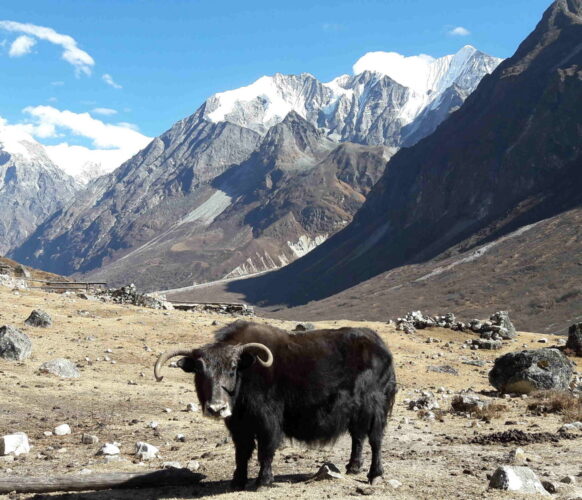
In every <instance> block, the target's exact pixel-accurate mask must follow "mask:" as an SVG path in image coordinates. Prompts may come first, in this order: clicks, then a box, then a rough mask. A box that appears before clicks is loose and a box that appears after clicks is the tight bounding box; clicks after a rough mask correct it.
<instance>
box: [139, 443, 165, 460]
mask: <svg viewBox="0 0 582 500" xmlns="http://www.w3.org/2000/svg"><path fill="white" fill-rule="evenodd" d="M159 451H160V450H158V448H156V447H155V446H154V445H152V444H149V443H144V442H142V441H138V442H137V443H135V456H136V457H137V458H139V459H140V460H151V459H152V458H156V457H157V456H158V453H159Z"/></svg>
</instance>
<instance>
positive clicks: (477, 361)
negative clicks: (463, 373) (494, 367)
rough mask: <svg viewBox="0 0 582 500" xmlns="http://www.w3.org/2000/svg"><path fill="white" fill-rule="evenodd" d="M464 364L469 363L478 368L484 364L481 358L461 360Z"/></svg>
mask: <svg viewBox="0 0 582 500" xmlns="http://www.w3.org/2000/svg"><path fill="white" fill-rule="evenodd" d="M463 364H464V365H471V366H478V367H480V368H482V367H483V366H485V364H486V363H485V361H483V360H481V359H469V360H467V361H463Z"/></svg>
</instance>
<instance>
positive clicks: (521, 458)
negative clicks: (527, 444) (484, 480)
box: [509, 448, 527, 465]
mask: <svg viewBox="0 0 582 500" xmlns="http://www.w3.org/2000/svg"><path fill="white" fill-rule="evenodd" d="M526 458H527V457H526V454H525V451H523V448H516V449H515V450H512V451H511V452H510V453H509V460H510V462H512V463H514V464H520V465H522V464H524V463H525V460H526Z"/></svg>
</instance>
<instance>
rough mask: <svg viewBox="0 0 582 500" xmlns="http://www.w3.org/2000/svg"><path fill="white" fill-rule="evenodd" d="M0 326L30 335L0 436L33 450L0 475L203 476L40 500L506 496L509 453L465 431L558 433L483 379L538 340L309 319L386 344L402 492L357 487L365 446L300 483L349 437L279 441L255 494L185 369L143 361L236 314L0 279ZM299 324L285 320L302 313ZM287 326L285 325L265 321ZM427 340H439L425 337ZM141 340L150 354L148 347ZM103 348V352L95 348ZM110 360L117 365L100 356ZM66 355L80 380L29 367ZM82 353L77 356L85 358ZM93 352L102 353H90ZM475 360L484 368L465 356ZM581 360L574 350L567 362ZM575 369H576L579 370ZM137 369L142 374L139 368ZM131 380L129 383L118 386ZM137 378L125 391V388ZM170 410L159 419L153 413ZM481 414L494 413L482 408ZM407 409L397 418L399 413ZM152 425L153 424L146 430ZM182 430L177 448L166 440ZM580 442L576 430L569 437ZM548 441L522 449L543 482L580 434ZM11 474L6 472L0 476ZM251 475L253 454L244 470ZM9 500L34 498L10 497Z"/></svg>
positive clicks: (5, 400)
mask: <svg viewBox="0 0 582 500" xmlns="http://www.w3.org/2000/svg"><path fill="white" fill-rule="evenodd" d="M0 303H1V304H2V307H1V308H0V325H3V324H13V325H15V326H16V327H18V328H19V329H21V330H22V331H23V332H25V333H26V334H27V335H29V336H30V337H31V339H32V341H33V354H32V357H31V358H30V359H29V360H27V361H26V362H24V363H12V362H7V361H3V360H0V378H1V381H2V383H1V384H0V401H1V403H0V435H4V434H7V433H10V432H17V431H23V432H26V433H27V434H28V436H29V438H30V441H31V444H32V445H33V446H34V448H33V450H32V451H31V453H29V454H28V455H26V456H21V457H18V459H17V460H16V461H14V462H5V461H3V460H1V459H0V476H3V475H10V476H12V477H20V476H22V477H26V476H34V475H39V474H71V473H78V472H79V471H80V470H82V469H89V470H91V471H93V472H95V473H98V472H113V471H120V472H135V471H143V470H144V469H150V468H151V469H156V468H159V467H161V466H162V463H163V462H164V461H178V462H180V463H181V464H183V465H186V464H187V463H188V462H189V461H190V460H197V461H198V462H199V463H200V471H199V472H201V473H202V474H204V475H205V476H206V478H205V479H204V480H203V481H202V483H201V484H200V485H193V486H192V487H188V488H169V487H163V486H162V485H160V488H158V489H155V490H151V489H150V490H145V491H139V492H135V491H116V492H114V493H111V492H101V493H95V492H94V493H84V494H82V495H71V496H65V495H59V494H53V495H50V497H51V498H53V497H56V498H63V499H64V498H67V499H70V500H72V499H77V500H80V499H81V498H82V499H84V500H111V499H115V500H118V499H119V500H130V499H131V500H136V499H153V498H164V499H174V498H175V499H178V498H180V499H183V498H202V497H207V496H208V497H210V496H212V497H218V498H220V499H221V500H234V499H236V500H241V499H245V500H246V499H249V500H252V499H255V498H256V499H259V498H260V499H266V498H273V499H277V500H284V499H288V498H305V499H308V498H309V499H312V498H316V497H318V498H322V499H325V498H334V499H335V498H353V497H354V495H360V494H361V492H367V493H372V494H373V495H375V496H377V497H378V498H406V499H429V498H430V499H434V498H446V497H450V498H466V499H474V498H483V497H486V498H504V499H509V498H515V496H512V495H511V494H504V493H499V492H489V491H488V490H487V484H488V481H487V474H491V473H492V472H493V471H494V470H495V469H496V468H497V466H498V465H501V464H506V463H508V462H507V461H508V458H507V455H508V451H510V449H507V448H505V447H504V446H503V445H502V444H495V443H494V444H485V445H476V444H471V443H470V440H471V439H472V438H474V437H476V436H480V435H484V434H490V433H493V432H503V431H507V430H511V429H519V430H521V431H523V432H524V433H526V434H530V433H536V432H548V433H552V434H556V435H557V430H558V429H559V428H560V427H561V425H562V423H563V418H564V416H563V415H561V414H554V413H550V414H547V415H546V416H545V417H543V418H540V417H539V416H536V415H533V414H532V413H531V412H529V411H528V410H527V405H528V403H530V402H531V399H521V398H513V399H510V400H500V399H498V398H495V397H492V396H491V395H490V394H491V393H490V391H491V389H492V388H491V387H490V386H489V383H488V378H487V374H488V371H489V369H490V368H491V366H492V362H493V360H494V359H495V358H496V357H497V356H499V355H501V354H504V353H505V352H509V351H512V350H516V349H520V348H522V346H523V345H527V346H528V347H529V348H539V347H540V345H539V344H538V342H537V341H538V339H539V338H540V335H537V334H534V333H524V332H522V333H520V334H519V339H518V341H516V342H510V343H507V344H506V345H505V346H504V348H503V349H502V350H501V351H471V350H469V349H464V348H463V347H462V346H463V343H464V341H465V340H466V339H467V338H468V335H469V334H466V333H462V332H454V331H451V330H445V329H438V328H436V329H430V330H423V331H418V332H417V333H416V334H414V335H406V334H404V333H403V332H400V331H396V330H395V329H394V327H393V326H391V325H388V324H386V323H385V322H376V323H373V322H355V321H325V322H324V321H322V322H317V323H316V325H317V326H318V327H339V326H344V325H364V326H368V327H370V328H373V329H375V330H377V331H378V332H379V334H380V335H381V337H382V338H383V339H384V340H385V341H386V342H387V343H388V345H389V346H390V348H391V350H392V352H393V354H394V358H395V364H396V371H397V377H398V382H399V392H398V395H397V401H396V405H395V408H394V413H393V417H392V419H391V420H390V422H389V425H388V429H387V432H386V436H385V439H384V453H383V458H384V460H383V461H384V468H385V479H386V480H389V479H397V480H399V481H400V482H401V483H402V487H400V488H399V489H397V490H394V491H393V490H392V489H391V488H390V487H389V486H388V485H387V484H383V485H380V486H378V487H375V488H373V489H371V490H367V489H366V488H368V486H367V485H366V483H365V480H366V477H365V475H366V473H367V466H368V465H369V460H370V454H369V449H366V451H365V455H364V459H365V465H364V469H363V471H362V473H361V474H359V475H357V476H346V477H345V479H343V480H339V481H333V482H329V481H323V482H314V483H305V482H304V481H305V479H307V478H308V477H310V475H312V474H314V473H315V472H316V471H317V469H318V468H319V466H320V465H321V464H322V463H323V462H326V461H331V462H333V463H335V464H336V465H337V466H338V467H339V468H340V470H342V472H343V468H344V465H345V463H346V462H347V459H348V457H349V450H350V441H349V439H348V438H347V437H342V438H341V439H339V440H338V442H337V443H336V444H335V445H334V446H333V447H327V448H324V449H312V448H308V447H306V446H304V445H302V444H301V443H291V442H289V443H285V444H284V446H283V447H282V448H281V449H280V450H279V451H278V453H277V455H276V457H275V462H274V473H275V482H276V486H275V487H274V488H272V489H269V490H267V491H266V492H255V491H253V490H252V488H250V490H251V491H249V492H246V493H237V492H231V491H230V489H229V480H230V477H231V474H232V471H233V469H234V451H233V447H232V443H231V442H230V441H229V440H228V433H227V431H226V430H225V428H224V426H223V424H221V423H220V422H216V421H213V420H208V419H206V418H203V417H202V416H201V415H200V413H199V412H197V413H188V412H186V411H184V410H185V407H186V404H187V403H189V402H191V401H195V400H196V395H195V392H194V388H193V384H192V379H191V377H190V376H189V375H188V374H185V373H183V372H182V371H180V370H177V369H171V368H168V369H167V370H166V373H165V375H166V376H165V379H164V381H163V382H162V383H159V384H158V383H156V382H155V381H154V379H153V373H152V371H153V370H152V367H153V363H154V361H155V359H156V357H157V355H158V353H159V352H160V351H162V350H165V349H168V348H174V347H192V346H196V345H201V344H204V343H206V342H209V341H211V340H212V334H213V331H214V330H216V329H217V328H220V327H221V326H223V325H225V324H226V323H229V322H231V321H232V320H233V319H234V318H233V317H231V316H221V315H215V314H196V313H190V312H184V311H169V312H164V311H156V310H151V309H144V308H141V307H135V306H129V305H112V304H104V303H101V302H99V301H87V300H81V299H79V298H76V297H74V296H73V297H67V296H63V295H57V294H50V293H44V292H40V291H23V292H21V293H20V294H19V295H14V294H13V293H12V292H11V291H10V290H9V289H6V288H2V287H0ZM36 308H40V309H43V310H46V311H47V312H48V313H49V314H50V315H51V316H52V318H53V326H52V327H51V328H48V329H35V328H31V327H26V326H25V325H24V320H25V319H26V318H27V316H28V315H29V313H30V311H31V310H32V309H36ZM302 319H303V318H297V320H302ZM257 321H260V322H263V321H264V322H267V321H268V322H269V323H272V324H275V325H276V326H280V327H282V328H287V329H290V328H292V327H293V326H295V322H285V321H279V320H265V319H261V318H257ZM214 323H216V324H214ZM428 337H433V338H437V339H439V340H440V342H437V343H430V344H427V343H426V340H427V338H428ZM146 347H148V348H150V349H151V351H150V350H148V349H146ZM108 349H110V350H111V351H112V352H111V353H106V350H108ZM106 355H107V356H109V357H110V358H111V361H115V364H112V363H111V362H106V361H104V356H106ZM56 357H66V358H69V359H71V360H72V361H74V362H76V363H77V364H78V366H80V370H81V378H79V379H75V380H62V379H58V378H55V377H52V376H47V375H41V374H39V373H38V367H39V365H40V364H41V363H43V362H44V361H48V360H50V359H54V358H56ZM86 358H89V361H87V360H86ZM98 359H100V360H99V361H98ZM475 359H480V360H483V361H485V362H486V365H485V366H484V367H478V366H473V365H468V364H465V363H464V361H467V360H475ZM574 360H575V362H577V363H578V365H579V367H580V365H581V364H582V358H575V359H574ZM444 364H446V365H449V366H452V367H453V368H455V370H457V372H458V373H459V375H458V376H455V375H451V374H447V373H437V372H433V371H428V368H429V367H430V366H434V365H444ZM578 369H579V368H578ZM141 373H143V374H144V376H140V374H141ZM130 383H131V384H130ZM134 384H135V385H134ZM440 387H445V388H446V389H450V390H451V391H452V392H453V393H457V392H458V391H460V390H461V389H468V388H473V390H474V391H475V393H476V394H478V395H479V397H481V398H482V399H484V400H486V401H488V402H489V403H490V405H491V406H493V409H495V407H496V406H495V405H498V404H499V405H503V407H499V408H497V410H498V413H497V412H496V413H495V415H491V416H490V417H491V418H490V419H489V420H488V421H487V420H485V421H484V420H483V419H481V418H479V417H476V416H472V417H470V418H468V417H466V416H463V415H455V414H451V413H448V412H446V410H448V408H450V401H451V398H452V395H451V394H445V393H440V394H439V393H437V390H438V389H439V388H440ZM420 390H430V391H432V392H434V393H435V397H436V398H437V399H438V400H439V403H440V407H441V409H442V410H443V411H442V412H435V416H436V419H435V421H429V420H424V419H423V418H421V416H420V415H418V412H414V411H410V410H408V404H406V403H405V400H406V399H407V398H412V399H417V398H418V397H419V393H418V392H417V391H420ZM165 408H169V409H171V410H172V411H171V413H165V412H164V409H165ZM492 411H493V410H492ZM404 417H406V419H405V418H404ZM152 421H157V422H158V423H159V426H158V428H157V429H156V430H154V429H152V428H150V427H149V426H148V424H149V423H150V422H152ZM61 423H68V424H69V425H71V427H72V429H73V433H72V434H71V435H69V436H62V437H59V436H45V435H44V432H45V431H50V430H52V429H53V428H54V427H55V426H56V425H58V424H61ZM82 433H89V434H94V435H96V436H98V437H99V440H100V444H102V443H104V442H113V441H118V442H119V443H121V452H122V454H121V460H120V461H117V462H112V463H105V461H104V460H103V458H102V457H98V456H96V452H97V449H98V447H99V445H97V446H92V445H82V444H80V437H81V434H82ZM177 434H184V436H185V438H186V442H178V441H175V437H176V435H177ZM580 435H581V437H582V433H580ZM557 440H558V442H557V443H548V442H544V443H532V444H528V445H527V449H526V451H527V453H528V454H531V455H532V456H535V457H539V459H536V460H535V461H534V462H532V463H531V464H530V466H531V467H532V468H533V469H534V470H535V471H536V473H538V474H539V475H540V477H542V478H555V477H562V476H565V475H567V474H577V473H578V472H579V471H580V470H582V454H581V453H580V446H581V444H582V439H575V440H560V438H559V437H558V438H557ZM136 441H146V442H148V443H151V444H153V445H154V446H157V447H159V448H160V454H161V456H162V457H163V458H160V459H155V460H152V461H151V462H149V463H147V464H146V465H145V466H143V465H139V463H138V462H139V461H138V460H137V459H135V457H134V455H133V452H134V445H135V442H136ZM9 470H10V471H11V472H8V471H9ZM256 474H257V465H256V461H255V460H253V461H252V465H251V469H250V477H251V478H254V477H256ZM21 498H32V495H22V496H21Z"/></svg>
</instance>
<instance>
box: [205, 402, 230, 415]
mask: <svg viewBox="0 0 582 500" xmlns="http://www.w3.org/2000/svg"><path fill="white" fill-rule="evenodd" d="M231 415H232V411H231V410H230V405H229V404H228V403H225V402H223V401H218V402H214V403H206V404H205V405H204V416H206V417H210V418H214V419H216V420H220V419H221V418H227V417H230V416H231Z"/></svg>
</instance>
